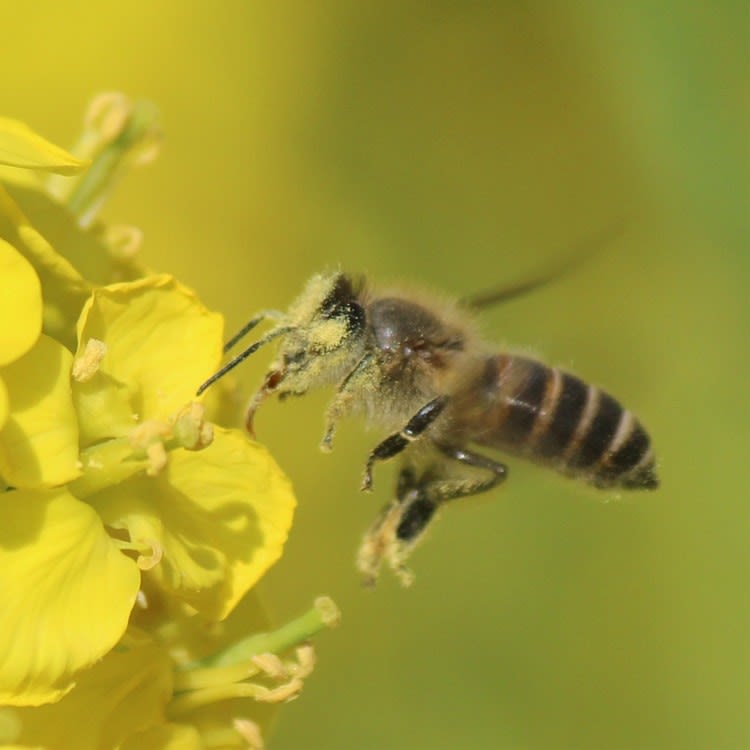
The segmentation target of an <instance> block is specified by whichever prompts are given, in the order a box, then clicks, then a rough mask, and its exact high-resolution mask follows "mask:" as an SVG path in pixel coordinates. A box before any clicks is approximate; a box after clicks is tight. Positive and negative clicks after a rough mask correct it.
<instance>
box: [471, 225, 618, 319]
mask: <svg viewBox="0 0 750 750" xmlns="http://www.w3.org/2000/svg"><path fill="white" fill-rule="evenodd" d="M627 223H628V222H626V221H625V220H623V221H619V222H618V223H616V224H612V225H610V226H608V227H607V228H606V229H603V230H602V231H600V232H597V233H596V234H594V235H591V236H590V237H588V238H586V239H585V240H583V241H582V242H580V243H578V245H576V246H574V247H573V248H571V250H570V251H569V252H568V253H567V254H566V258H565V260H564V261H563V262H562V263H560V264H558V265H556V266H555V267H554V268H551V269H550V270H549V271H547V272H545V273H542V274H539V275H538V276H534V277H532V278H530V279H525V280H523V281H519V282H516V283H514V284H508V285H504V286H500V287H492V288H490V289H486V290H484V291H481V292H478V293H476V294H471V295H469V296H467V297H463V298H462V299H461V300H460V303H461V305H463V306H464V307H468V308H470V309H472V310H482V309H484V308H486V307H491V306H493V305H499V304H502V303H503V302H509V301H510V300H512V299H515V298H516V297H522V296H523V295H524V294H527V293H528V292H533V291H534V290H536V289H539V288H540V287H543V286H545V285H546V284H549V283H551V282H553V281H557V280H558V279H560V278H562V277H563V276H565V275H566V274H568V273H570V272H571V271H573V270H574V269H576V268H577V267H578V266H580V265H581V264H583V263H584V262H585V261H587V260H588V259H589V258H591V256H593V255H595V254H596V253H597V252H599V251H601V250H602V249H603V248H605V247H606V246H607V245H608V244H609V243H610V242H612V241H613V240H615V239H616V238H617V237H619V236H620V235H621V234H622V233H623V231H624V229H625V227H626V225H627Z"/></svg>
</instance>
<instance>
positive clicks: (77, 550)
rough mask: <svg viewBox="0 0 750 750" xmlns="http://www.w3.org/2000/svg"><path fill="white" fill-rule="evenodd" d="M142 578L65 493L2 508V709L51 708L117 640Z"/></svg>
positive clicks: (33, 496)
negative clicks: (80, 675) (49, 705)
mask: <svg viewBox="0 0 750 750" xmlns="http://www.w3.org/2000/svg"><path fill="white" fill-rule="evenodd" d="M139 583H140V574H139V571H138V569H137V567H136V565H135V564H134V563H133V561H132V560H130V559H128V558H127V557H125V555H123V554H122V552H120V550H119V549H118V547H117V546H116V545H115V543H114V542H113V540H112V539H110V537H109V536H108V535H107V533H106V532H105V531H104V528H103V526H102V523H101V520H100V519H99V517H98V516H97V515H96V513H95V512H94V511H93V510H92V509H91V508H90V507H89V506H88V505H86V504H85V503H83V502H81V501H80V500H77V499H76V498H74V497H73V496H72V495H71V494H70V493H69V492H67V491H66V490H64V489H55V490H17V491H15V492H9V493H6V494H5V495H4V496H3V502H2V503H0V591H1V592H2V609H1V610H0V612H1V614H0V704H8V705H14V706H35V705H39V704H42V703H47V702H51V701H56V700H59V699H60V698H61V697H62V696H63V695H64V694H65V693H66V692H68V691H69V690H70V689H71V688H72V687H73V685H74V684H75V681H76V679H77V678H78V677H79V675H78V672H79V670H81V669H84V668H86V667H89V666H91V665H92V664H94V663H95V662H97V661H98V660H99V659H101V657H102V656H104V654H106V653H107V652H108V651H109V650H110V649H111V648H112V647H113V646H114V645H115V643H117V641H118V640H119V639H120V637H121V636H122V634H123V632H124V631H125V628H126V626H127V622H128V616H129V615H130V611H131V609H132V606H133V602H134V601H135V596H136V594H137V592H138V586H139Z"/></svg>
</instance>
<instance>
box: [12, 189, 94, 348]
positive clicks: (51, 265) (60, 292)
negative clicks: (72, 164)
mask: <svg viewBox="0 0 750 750" xmlns="http://www.w3.org/2000/svg"><path fill="white" fill-rule="evenodd" d="M32 192H33V191H32ZM46 200H47V202H48V203H49V202H50V199H49V198H47V199H46ZM50 205H51V204H50ZM58 210H59V209H58ZM41 213H43V211H42V212H41ZM80 236H81V233H80V232H79V239H80ZM0 237H2V238H4V239H5V240H7V241H9V242H10V243H11V244H12V245H13V246H14V247H15V248H17V249H18V251H19V252H20V253H22V254H23V255H24V257H25V258H26V259H27V260H28V261H29V263H31V265H32V266H33V267H34V270H35V271H36V272H37V274H39V281H40V282H41V286H42V290H43V294H42V296H43V300H44V330H45V332H46V333H51V334H54V335H55V337H56V338H58V339H60V340H61V341H62V342H63V343H64V344H66V345H67V344H70V346H71V347H72V346H74V345H75V340H74V330H73V326H74V323H75V321H76V320H77V318H78V315H79V313H80V311H81V308H82V307H83V303H84V302H85V301H86V299H87V297H88V295H89V285H88V284H87V282H86V281H85V279H84V278H83V277H82V276H81V275H80V274H79V273H78V271H77V270H76V269H75V268H74V267H73V265H72V264H71V263H70V261H68V260H67V259H66V258H64V257H63V256H62V255H60V253H58V252H57V251H56V250H55V248H54V247H52V245H51V244H50V242H49V241H48V240H47V239H46V237H45V236H44V235H43V234H42V233H41V232H40V231H39V230H38V229H37V228H36V226H34V225H32V223H31V221H30V220H29V218H28V217H27V216H26V214H25V213H24V212H23V211H22V209H21V207H20V206H19V205H18V203H17V202H16V201H15V200H14V199H13V197H12V196H11V194H10V193H9V192H8V191H7V190H6V189H5V187H4V186H3V185H2V183H0Z"/></svg>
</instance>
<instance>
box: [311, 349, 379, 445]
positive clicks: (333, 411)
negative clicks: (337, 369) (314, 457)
mask: <svg viewBox="0 0 750 750" xmlns="http://www.w3.org/2000/svg"><path fill="white" fill-rule="evenodd" d="M373 359H374V357H373V356H372V354H365V356H364V357H362V359H360V360H359V362H357V364H356V365H355V366H354V368H353V369H352V371H351V372H350V373H349V374H348V375H347V376H346V377H345V378H344V379H343V380H342V381H341V382H340V383H339V387H338V388H337V390H336V395H335V396H334V398H333V401H331V403H330V404H329V406H328V409H327V410H326V428H325V432H324V433H323V439H322V440H321V441H320V450H322V451H324V452H325V453H330V452H331V451H332V450H333V436H334V433H335V432H336V422H338V420H339V419H341V417H343V416H344V415H345V414H346V413H347V412H348V411H349V409H350V407H351V403H352V401H354V399H355V394H356V391H357V389H358V388H359V387H360V386H361V385H362V381H363V380H364V379H365V378H366V377H367V376H368V367H369V366H370V365H371V364H372V361H373Z"/></svg>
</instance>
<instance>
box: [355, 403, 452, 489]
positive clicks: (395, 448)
mask: <svg viewBox="0 0 750 750" xmlns="http://www.w3.org/2000/svg"><path fill="white" fill-rule="evenodd" d="M447 403H448V396H438V397H437V398H434V399H432V401H430V402H428V403H427V404H425V405H424V406H423V407H422V408H421V409H420V410H419V411H418V412H417V413H416V414H415V415H414V416H413V417H412V418H411V419H410V420H409V421H408V422H407V423H406V426H405V427H404V429H403V430H401V432H394V433H393V434H392V435H389V436H388V437H387V438H386V439H385V440H383V441H382V442H380V443H378V445H376V446H375V448H374V449H373V450H372V452H371V453H370V455H369V457H368V458H367V464H366V465H365V474H364V477H363V478H362V485H361V487H360V489H362V490H364V491H366V492H369V491H370V490H371V489H372V467H373V466H374V464H375V462H376V461H384V460H386V459H388V458H393V456H397V455H398V454H399V453H401V451H402V450H404V448H406V446H407V445H409V443H411V442H412V441H413V440H416V439H417V438H418V437H419V436H420V435H421V434H422V433H423V432H424V431H425V430H426V429H427V428H428V427H429V426H430V425H431V424H432V423H433V422H434V421H435V420H436V419H437V418H438V417H439V416H440V414H441V413H442V412H443V409H445V407H446V405H447Z"/></svg>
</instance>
